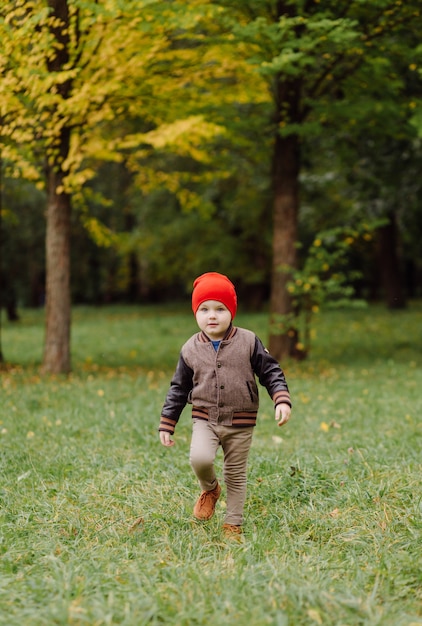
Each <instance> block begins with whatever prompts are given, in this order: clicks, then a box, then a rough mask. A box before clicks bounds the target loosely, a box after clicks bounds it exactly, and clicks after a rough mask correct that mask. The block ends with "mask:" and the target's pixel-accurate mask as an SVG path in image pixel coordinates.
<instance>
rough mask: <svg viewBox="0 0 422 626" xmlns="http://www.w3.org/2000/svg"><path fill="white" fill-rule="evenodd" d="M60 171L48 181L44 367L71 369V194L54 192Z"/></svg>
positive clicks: (58, 370) (57, 371)
mask: <svg viewBox="0 0 422 626" xmlns="http://www.w3.org/2000/svg"><path fill="white" fill-rule="evenodd" d="M61 178H62V176H61V175H60V174H57V173H56V172H55V171H53V170H51V171H50V173H49V180H48V206H47V234H46V326H45V344H44V361H43V370H44V371H45V372H49V373H52V374H64V373H67V372H69V371H70V310H71V303H70V215H71V203H70V197H69V195H68V194H65V193H57V189H58V188H59V186H60V185H61Z"/></svg>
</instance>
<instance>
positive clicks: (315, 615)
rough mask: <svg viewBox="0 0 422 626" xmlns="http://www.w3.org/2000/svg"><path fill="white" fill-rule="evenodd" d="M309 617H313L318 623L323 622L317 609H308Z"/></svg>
mask: <svg viewBox="0 0 422 626" xmlns="http://www.w3.org/2000/svg"><path fill="white" fill-rule="evenodd" d="M308 617H310V618H311V619H313V620H314V622H316V623H317V624H322V619H321V615H320V614H319V612H318V611H317V610H316V609H308Z"/></svg>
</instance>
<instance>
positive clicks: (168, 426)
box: [158, 415, 177, 435]
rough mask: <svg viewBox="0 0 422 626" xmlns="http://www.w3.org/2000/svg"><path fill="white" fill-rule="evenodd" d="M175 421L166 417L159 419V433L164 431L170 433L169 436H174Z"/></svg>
mask: <svg viewBox="0 0 422 626" xmlns="http://www.w3.org/2000/svg"><path fill="white" fill-rule="evenodd" d="M176 424H177V421H176V420H173V419H171V418H170V417H166V416H165V415H162V416H161V418H160V427H159V429H158V430H159V431H164V432H166V433H170V435H173V434H174V429H175V428H176Z"/></svg>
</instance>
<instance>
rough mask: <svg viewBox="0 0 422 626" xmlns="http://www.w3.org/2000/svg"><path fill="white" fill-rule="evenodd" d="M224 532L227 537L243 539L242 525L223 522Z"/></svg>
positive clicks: (236, 539) (237, 539)
mask: <svg viewBox="0 0 422 626" xmlns="http://www.w3.org/2000/svg"><path fill="white" fill-rule="evenodd" d="M223 533H224V536H225V538H226V539H234V540H235V541H242V527H241V526H236V525H234V524H223Z"/></svg>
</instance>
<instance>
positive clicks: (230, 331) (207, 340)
mask: <svg viewBox="0 0 422 626" xmlns="http://www.w3.org/2000/svg"><path fill="white" fill-rule="evenodd" d="M236 333H237V328H236V326H233V324H230V326H229V327H228V329H227V331H226V334H225V335H224V337H223V339H222V340H221V341H229V339H232V337H234V336H235V334H236ZM198 339H199V341H200V342H201V343H210V342H211V339H210V338H209V337H208V335H206V334H205V333H204V331H203V330H201V332H200V333H199V334H198Z"/></svg>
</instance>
